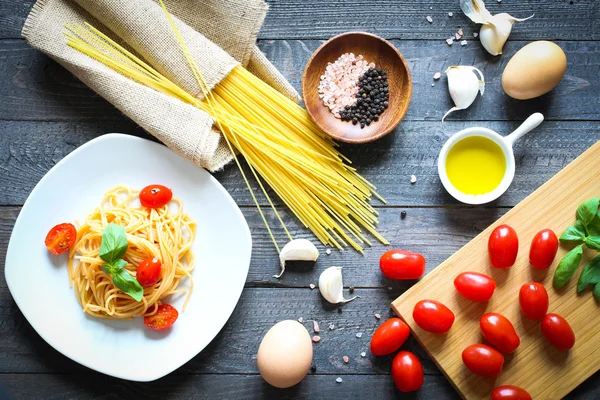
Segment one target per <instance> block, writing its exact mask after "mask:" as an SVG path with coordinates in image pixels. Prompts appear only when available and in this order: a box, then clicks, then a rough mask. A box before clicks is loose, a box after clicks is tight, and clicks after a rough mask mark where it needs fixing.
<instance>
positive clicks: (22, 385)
mask: <svg viewBox="0 0 600 400" xmlns="http://www.w3.org/2000/svg"><path fill="white" fill-rule="evenodd" d="M342 377H343V382H342V383H337V382H336V381H335V380H336V378H337V376H336V375H309V376H307V377H306V378H305V379H304V380H303V381H302V382H301V383H300V384H298V385H297V386H294V387H292V388H290V389H275V388H274V387H272V386H270V385H269V384H267V383H266V382H265V381H264V380H263V379H262V378H261V377H260V376H259V375H233V374H231V375H210V374H209V375H182V374H177V375H169V376H168V377H166V378H163V379H160V380H158V381H155V382H151V383H135V382H126V381H122V380H118V379H115V378H110V377H107V376H103V375H99V374H91V373H88V374H67V375H37V374H33V375H31V374H28V375H20V374H15V375H12V374H11V375H0V385H1V386H4V389H5V391H6V392H7V393H9V394H10V395H12V396H14V399H27V400H37V399H43V400H59V399H60V400H62V399H76V400H98V399H107V400H108V399H110V400H113V399H115V400H116V399H128V400H135V399H143V400H146V399H169V400H190V399H211V400H212V399H215V400H224V399H228V400H231V399H278V400H313V399H317V400H325V399H327V400H330V399H338V398H339V399H344V400H364V399H365V398H369V397H370V396H372V397H370V398H389V399H393V398H402V399H444V400H454V399H459V397H458V395H457V394H456V392H454V391H453V390H452V388H451V386H450V384H449V383H448V382H447V381H445V379H444V378H443V377H442V376H440V375H426V376H425V382H424V385H423V388H422V389H421V390H420V391H419V392H418V393H410V394H406V395H402V397H400V395H399V394H398V392H397V391H396V390H395V388H394V383H393V382H392V379H391V378H390V377H389V376H369V375H344V376H342ZM40 387H43V388H44V389H43V391H41V390H40ZM1 394H2V393H1V392H0V398H1ZM592 394H593V393H592ZM581 399H582V400H591V399H593V397H591V396H589V395H588V396H587V397H582V398H581Z"/></svg>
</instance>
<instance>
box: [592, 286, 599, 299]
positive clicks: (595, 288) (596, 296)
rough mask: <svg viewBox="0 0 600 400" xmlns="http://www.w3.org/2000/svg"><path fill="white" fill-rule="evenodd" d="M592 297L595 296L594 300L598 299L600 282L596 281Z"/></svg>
mask: <svg viewBox="0 0 600 400" xmlns="http://www.w3.org/2000/svg"><path fill="white" fill-rule="evenodd" d="M593 293H594V297H595V298H596V300H598V301H600V283H596V286H594V292H593Z"/></svg>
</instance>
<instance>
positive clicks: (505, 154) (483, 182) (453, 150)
mask: <svg viewBox="0 0 600 400" xmlns="http://www.w3.org/2000/svg"><path fill="white" fill-rule="evenodd" d="M543 120H544V116H543V115H542V114H540V113H535V114H533V115H531V116H530V117H529V118H527V119H526V120H525V122H523V123H522V124H521V126H519V127H518V128H517V129H516V130H515V131H514V132H513V133H511V134H510V135H508V136H506V137H504V136H501V135H499V134H498V133H497V132H494V131H492V130H491V129H487V128H480V127H477V128H468V129H464V130H462V131H460V132H457V133H455V134H454V135H452V136H451V137H450V139H448V140H447V141H446V143H445V144H444V146H443V147H442V150H441V151H440V156H439V158H438V173H439V175H440V180H441V181H442V184H443V185H444V188H445V189H446V190H447V191H448V193H450V194H451V195H452V197H454V198H455V199H456V200H458V201H461V202H463V203H466V204H484V203H489V202H490V201H494V200H496V199H497V198H498V197H500V196H501V195H502V194H503V193H504V192H505V191H506V189H508V187H509V186H510V184H511V183H512V181H513V178H514V176H515V156H514V153H513V145H514V143H515V142H516V141H517V140H518V139H519V138H520V137H521V136H523V135H524V134H526V133H528V132H530V131H531V130H533V129H534V128H535V127H537V126H538V125H539V124H541V123H542V121H543Z"/></svg>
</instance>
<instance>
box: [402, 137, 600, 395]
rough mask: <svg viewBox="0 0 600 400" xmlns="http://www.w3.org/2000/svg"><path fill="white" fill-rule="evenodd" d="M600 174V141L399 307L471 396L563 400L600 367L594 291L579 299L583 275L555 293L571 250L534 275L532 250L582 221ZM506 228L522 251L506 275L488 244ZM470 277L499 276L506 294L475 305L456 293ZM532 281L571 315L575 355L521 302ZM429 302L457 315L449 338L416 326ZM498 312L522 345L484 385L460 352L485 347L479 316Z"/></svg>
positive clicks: (599, 316) (556, 308)
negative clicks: (457, 280) (514, 391)
mask: <svg viewBox="0 0 600 400" xmlns="http://www.w3.org/2000/svg"><path fill="white" fill-rule="evenodd" d="M599 170H600V141H599V142H598V143H597V144H596V145H594V146H593V147H592V148H590V149H589V150H588V151H586V152H585V153H584V154H583V155H581V156H580V157H578V158H577V159H576V160H575V161H574V162H572V163H571V164H569V166H567V167H566V168H565V169H564V170H563V171H562V172H561V173H559V174H558V175H556V176H555V177H554V178H552V179H551V180H550V181H548V182H547V183H546V184H544V185H543V186H542V187H541V188H540V189H538V190H536V191H535V192H534V193H533V194H532V195H531V196H529V197H527V198H526V199H525V200H524V201H523V202H522V203H520V204H519V205H517V206H516V207H515V208H513V209H512V210H511V211H509V212H508V213H507V214H506V215H504V216H503V217H502V218H500V219H499V220H498V221H497V222H496V223H495V224H494V225H491V226H490V227H488V228H487V229H486V230H484V231H483V232H482V233H481V234H480V235H478V236H477V237H476V238H475V239H473V240H472V241H471V242H469V244H467V245H466V246H465V247H463V248H462V249H461V250H460V251H458V252H457V253H455V254H454V255H453V256H452V257H450V258H449V259H448V260H446V261H445V262H444V263H443V264H442V265H440V267H439V268H437V269H436V270H435V271H433V272H432V273H430V274H429V275H427V276H426V277H425V278H423V279H422V280H421V281H420V282H419V283H418V284H417V285H415V286H413V287H412V288H411V289H410V290H408V291H407V292H406V293H404V294H403V295H402V296H401V297H399V298H398V299H396V300H395V301H394V302H393V304H392V307H393V309H394V310H395V311H396V313H397V314H398V315H400V316H402V318H403V319H404V320H406V321H407V323H408V324H409V325H410V327H411V329H412V331H413V334H414V335H415V336H416V337H417V339H418V340H419V342H421V343H422V344H423V346H424V347H425V348H426V349H427V351H428V352H429V354H430V355H431V356H432V357H433V359H434V360H435V362H436V363H437V364H438V365H439V366H440V368H441V369H442V370H443V372H444V374H445V375H446V376H447V377H448V378H449V379H450V380H451V381H452V383H453V384H454V386H455V387H456V388H457V390H458V391H459V392H460V393H461V394H462V396H463V397H464V398H466V399H486V398H488V396H489V393H490V391H491V390H492V389H493V387H494V386H497V385H505V384H512V385H517V386H520V387H523V388H525V389H526V390H527V391H528V392H529V393H530V394H531V396H532V397H533V398H536V399H538V398H539V399H557V398H561V397H563V396H564V395H566V394H567V393H568V392H570V391H571V390H573V389H574V388H575V387H576V386H577V385H578V384H579V383H581V382H582V381H583V380H585V379H586V378H587V377H588V376H590V375H592V374H593V373H594V372H596V371H597V370H598V369H599V368H600V357H599V355H600V346H599V344H600V336H598V335H597V330H596V327H597V326H598V324H599V323H600V313H599V312H598V302H597V301H595V299H594V297H593V296H592V295H591V293H589V292H586V293H584V294H583V295H577V294H576V291H575V288H576V286H577V277H575V278H573V279H571V281H569V283H568V284H567V285H566V286H565V288H564V289H562V290H559V291H557V290H555V289H553V288H552V277H553V275H554V274H553V272H554V269H555V268H556V265H557V263H558V260H560V259H561V258H562V257H563V256H564V255H565V254H566V253H567V251H568V250H567V249H566V246H561V248H560V249H559V252H558V254H557V256H556V261H555V263H554V266H552V267H551V269H550V270H549V271H536V270H533V269H531V267H529V258H528V257H529V255H528V253H529V252H528V251H527V250H528V248H529V243H530V240H531V238H532V237H533V236H534V235H535V234H536V233H537V232H538V231H539V230H541V229H543V228H550V229H553V230H554V231H555V232H557V233H558V234H560V233H562V232H563V231H564V230H565V229H566V228H567V227H568V226H569V225H572V224H573V223H574V220H575V219H574V214H575V210H576V209H577V207H578V206H579V204H580V203H582V202H583V201H585V200H587V199H589V198H592V197H596V196H598V194H599V191H598V188H600V174H599V173H598V171H599ZM504 223H506V224H509V225H510V226H512V227H513V228H514V229H515V230H516V231H517V232H518V234H519V236H520V239H521V240H520V241H521V251H520V254H519V256H518V258H517V261H516V263H515V266H514V267H512V268H510V269H505V270H501V269H497V268H493V267H492V266H491V264H490V262H489V257H488V252H487V241H488V238H489V235H490V233H491V231H492V230H493V229H494V228H495V227H496V226H498V225H500V224H504ZM595 255H596V252H594V251H590V250H586V251H585V252H584V256H583V258H582V264H583V265H585V264H586V263H587V262H588V261H589V260H591V258H592V257H594V256H595ZM463 271H477V272H482V273H485V274H489V275H491V276H492V277H494V278H495V280H496V281H497V282H498V289H497V290H496V293H494V296H493V297H492V299H491V300H490V301H489V302H488V303H475V302H471V301H468V300H466V299H464V298H462V297H461V296H460V295H459V294H458V293H457V292H456V291H455V290H454V288H453V287H452V281H453V279H454V277H455V276H456V275H458V274H459V273H460V272H463ZM578 275H579V273H577V276H578ZM532 279H533V280H535V281H539V282H542V283H543V284H544V286H546V288H547V289H548V294H549V297H550V308H549V311H550V312H555V313H558V314H560V315H562V316H564V317H565V318H566V319H567V320H568V321H569V324H570V325H571V327H572V328H573V330H574V331H575V336H576V343H575V346H574V347H573V348H572V349H571V350H570V351H569V352H560V351H558V350H556V349H555V348H553V347H552V346H551V345H550V344H549V343H548V342H547V341H546V340H545V338H544V337H543V335H542V334H541V331H540V327H539V323H537V322H536V321H531V320H528V319H527V318H525V317H524V316H523V315H522V313H521V310H520V308H519V306H518V300H517V299H518V293H519V289H520V288H521V285H522V284H524V283H526V282H528V281H530V280H532ZM422 299H435V300H438V301H440V302H442V303H443V304H445V305H447V306H448V307H449V308H450V309H451V310H453V311H454V313H455V314H456V317H457V318H456V321H455V322H454V325H453V326H452V328H451V329H450V331H449V332H448V333H447V334H445V335H435V334H431V333H428V332H426V331H424V330H422V329H420V328H419V327H418V326H417V325H416V324H415V322H414V320H413V318H412V310H413V307H414V305H415V303H417V302H418V301H419V300H422ZM491 311H494V312H498V313H501V314H503V315H505V316H506V317H507V318H508V319H509V320H510V321H511V322H512V323H513V324H514V325H515V329H516V330H517V333H518V334H519V336H520V338H521V345H520V346H519V348H518V349H517V351H516V352H515V353H514V354H512V355H510V356H507V357H506V364H505V366H504V369H503V371H502V373H501V374H500V376H499V377H498V378H496V379H482V378H481V377H479V376H477V375H475V374H472V373H470V372H469V371H468V370H467V369H466V367H465V366H464V365H463V363H462V362H461V360H460V354H461V352H462V351H463V349H464V348H465V347H466V346H467V345H468V344H472V343H477V342H480V341H481V334H480V330H479V328H478V326H479V316H480V315H482V314H483V313H484V312H491Z"/></svg>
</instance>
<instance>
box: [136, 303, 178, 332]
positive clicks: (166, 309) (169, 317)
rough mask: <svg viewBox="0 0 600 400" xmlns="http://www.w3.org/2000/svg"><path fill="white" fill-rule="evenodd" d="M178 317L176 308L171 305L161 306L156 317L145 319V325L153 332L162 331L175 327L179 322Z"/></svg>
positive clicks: (151, 316)
mask: <svg viewBox="0 0 600 400" xmlns="http://www.w3.org/2000/svg"><path fill="white" fill-rule="evenodd" d="M177 317H179V313H178V312H177V310H176V309H175V307H173V306H172V305H170V304H161V305H159V306H158V311H156V313H155V314H154V315H150V316H148V317H144V325H146V328H148V329H152V330H153V331H162V330H163V329H167V328H168V327H170V326H171V325H173V324H174V323H175V321H177Z"/></svg>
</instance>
